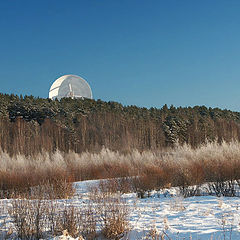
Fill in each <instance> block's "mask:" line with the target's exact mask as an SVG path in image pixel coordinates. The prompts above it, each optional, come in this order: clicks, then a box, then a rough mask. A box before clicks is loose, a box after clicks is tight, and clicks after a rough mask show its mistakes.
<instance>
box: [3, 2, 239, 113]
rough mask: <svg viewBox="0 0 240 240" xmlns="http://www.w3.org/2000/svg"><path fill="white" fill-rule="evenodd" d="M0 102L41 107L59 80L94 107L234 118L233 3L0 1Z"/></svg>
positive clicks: (236, 16) (235, 20)
mask: <svg viewBox="0 0 240 240" xmlns="http://www.w3.org/2000/svg"><path fill="white" fill-rule="evenodd" d="M0 11H1V14H0V92H3V93H15V94H23V95H31V94H32V95H34V96H40V97H47V96H48V90H49V88H50V86H51V84H52V82H53V81H54V80H55V79H56V78H58V77H60V76H61V75H64V74H76V75H79V76H82V77H84V78H85V79H86V80H87V81H88V82H89V84H90V85H91V87H92V90H93V95H94V98H95V99H102V100H106V101H118V102H121V103H123V104H124V105H137V106H145V107H152V106H153V107H162V106H163V105H164V104H168V105H171V104H173V105H175V106H194V105H205V106H208V107H220V108H227V109H231V110H235V111H240V93H239V90H240V1H239V0H235V1H234V0H229V1H227V0H225V1H222V0H211V1H209V0H203V1H193V0H181V1H180V0H164V1H163V0H118V1H117V0H85V1H83V0H75V1H74V0H69V1H67V0H64V1H62V0H36V1H32V0H30V1H25V0H21V1H19V0H11V1H8V0H5V1H4V0H0Z"/></svg>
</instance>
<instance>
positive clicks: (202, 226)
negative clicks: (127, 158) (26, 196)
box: [0, 181, 240, 240]
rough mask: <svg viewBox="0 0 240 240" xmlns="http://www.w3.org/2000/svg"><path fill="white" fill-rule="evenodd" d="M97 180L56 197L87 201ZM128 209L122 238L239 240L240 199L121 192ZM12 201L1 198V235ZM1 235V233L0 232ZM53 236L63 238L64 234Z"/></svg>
mask: <svg viewBox="0 0 240 240" xmlns="http://www.w3.org/2000/svg"><path fill="white" fill-rule="evenodd" d="M97 183H98V181H84V182H77V183H75V186H76V195H75V197H74V198H73V199H70V200H59V201H60V202H62V203H66V202H67V203H68V204H69V203H70V204H72V205H74V206H82V205H84V204H86V202H87V201H88V197H87V196H88V194H87V192H88V189H89V188H88V187H89V186H90V185H96V184H97ZM122 197H123V198H124V199H125V200H126V204H127V206H128V207H129V209H130V211H129V212H130V215H129V222H130V230H129V232H128V233H126V234H125V236H124V237H123V239H151V238H148V237H149V236H150V232H153V230H154V231H155V230H156V233H159V239H161V238H160V236H162V235H164V239H193V240H194V239H202V240H205V239H206V240H207V239H213V240H214V239H216V240H218V239H232V240H237V239H240V198H236V197H232V198H230V197H221V198H218V197H215V196H197V197H190V198H185V199H184V198H182V197H181V196H179V195H178V193H177V190H176V189H174V188H171V189H170V190H165V191H162V192H152V194H151V197H149V198H144V199H139V198H137V197H136V194H134V193H131V194H123V195H122ZM10 201H11V200H7V199H3V200H0V236H2V239H3V233H4V231H6V230H8V229H9V228H11V226H13V223H12V219H11V218H10V216H9V214H8V208H9V206H10V205H11V203H10ZM1 234H2V235H1ZM53 239H64V237H63V236H59V237H55V238H53Z"/></svg>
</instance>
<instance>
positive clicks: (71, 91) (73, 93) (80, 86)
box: [49, 75, 92, 100]
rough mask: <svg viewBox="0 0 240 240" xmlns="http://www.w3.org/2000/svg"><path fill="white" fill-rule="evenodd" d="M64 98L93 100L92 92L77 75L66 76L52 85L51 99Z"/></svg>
mask: <svg viewBox="0 0 240 240" xmlns="http://www.w3.org/2000/svg"><path fill="white" fill-rule="evenodd" d="M64 97H70V98H90V99H92V90H91V88H90V86H89V85H88V83H87V82H86V81H85V80H84V79H83V78H81V77H79V76H77V75H64V76H62V77H60V78H58V79H57V80H56V81H55V82H54V83H53V84H52V86H51V88H50V90H49V98H50V99H52V100H54V99H56V98H57V99H61V98H64Z"/></svg>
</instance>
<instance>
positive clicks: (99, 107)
mask: <svg viewBox="0 0 240 240" xmlns="http://www.w3.org/2000/svg"><path fill="white" fill-rule="evenodd" d="M216 139H217V140H218V141H222V140H225V141H227V142H229V141H231V140H232V139H236V140H239V139H240V113H239V112H233V111H230V110H221V109H219V108H207V107H205V106H195V107H177V108H176V107H174V106H172V105H171V106H167V105H164V106H163V107H162V108H150V109H147V108H140V107H137V106H123V105H122V104H120V103H117V102H113V101H109V102H105V101H102V100H91V99H71V98H64V99H61V100H60V101H58V100H54V101H53V100H50V99H44V98H35V97H33V96H24V97H23V96H17V95H14V94H11V95H8V94H0V147H1V149H2V150H3V151H6V152H8V153H9V154H17V153H21V154H24V155H34V154H37V153H40V152H44V151H47V152H53V151H56V150H57V149H59V150H61V151H64V152H68V151H70V150H72V151H75V152H78V153H79V152H83V151H90V152H94V151H96V152H97V151H100V150H101V149H102V148H103V147H106V148H109V149H111V150H116V151H121V152H127V151H129V150H132V149H138V150H140V151H143V150H148V149H163V148H166V147H171V146H173V145H174V144H176V143H180V144H182V143H187V144H190V145H191V146H193V147H196V146H198V145H199V144H201V143H203V142H205V141H213V140H216Z"/></svg>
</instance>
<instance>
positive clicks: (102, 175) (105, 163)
mask: <svg viewBox="0 0 240 240" xmlns="http://www.w3.org/2000/svg"><path fill="white" fill-rule="evenodd" d="M0 166H1V170H0V190H1V192H0V194H1V195H2V197H6V196H7V197H11V193H12V192H15V193H16V192H19V193H21V192H29V191H30V189H31V187H33V186H38V185H42V184H43V183H46V182H48V181H50V182H62V183H68V182H72V181H79V180H86V179H106V178H118V177H125V178H124V180H123V182H122V183H120V182H117V183H116V182H115V183H112V184H114V185H115V186H112V188H115V190H116V191H122V192H126V191H131V190H132V188H133V189H134V190H135V191H137V192H139V194H140V195H141V196H142V195H143V194H145V193H147V192H148V191H149V190H152V189H156V190H158V189H161V188H164V187H167V186H179V187H180V188H181V191H182V193H183V195H184V196H189V195H194V194H196V193H197V189H189V186H192V185H201V184H202V183H205V182H213V183H214V184H215V185H216V186H217V187H218V186H221V183H222V182H223V181H228V180H229V181H234V180H238V179H240V143H239V142H237V141H232V142H230V143H226V142H222V143H220V144H219V143H217V142H208V143H206V144H203V145H200V146H198V147H197V148H195V149H193V148H192V147H190V146H188V145H183V146H180V145H178V146H176V147H175V148H172V149H168V150H167V151H165V152H163V151H143V152H141V153H140V152H139V151H137V150H133V151H132V152H130V153H126V154H120V153H119V152H113V151H110V150H108V149H105V148H103V149H102V151H101V152H100V153H89V152H85V153H82V154H76V153H73V152H70V153H60V152H59V151H56V152H55V153H54V154H48V153H45V154H39V155H37V156H33V157H25V156H22V155H17V156H15V157H10V156H9V155H8V154H6V153H4V152H1V153H0ZM136 176H137V177H136ZM129 177H134V178H132V179H133V180H132V181H130V180H129V179H130V178H129ZM54 185H56V183H55V184H54ZM228 185H229V184H228ZM65 186H66V184H65ZM213 186H214V185H213ZM61 187H62V185H61ZM61 187H60V188H59V187H57V188H56V189H55V190H58V189H61ZM63 187H64V186H63ZM226 187H228V186H225V188H226ZM229 187H230V185H229ZM212 189H213V188H212ZM55 190H54V191H55ZM141 191H142V192H143V193H141ZM211 191H212V190H211ZM218 191H219V190H218ZM229 191H231V193H229ZM60 192H64V191H62V190H60ZM220 192H221V193H220V194H225V193H226V194H228V195H231V194H232V195H234V190H228V189H225V190H222V191H220ZM54 195H57V193H55V194H54ZM60 195H61V194H60ZM60 195H59V197H66V196H60Z"/></svg>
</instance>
